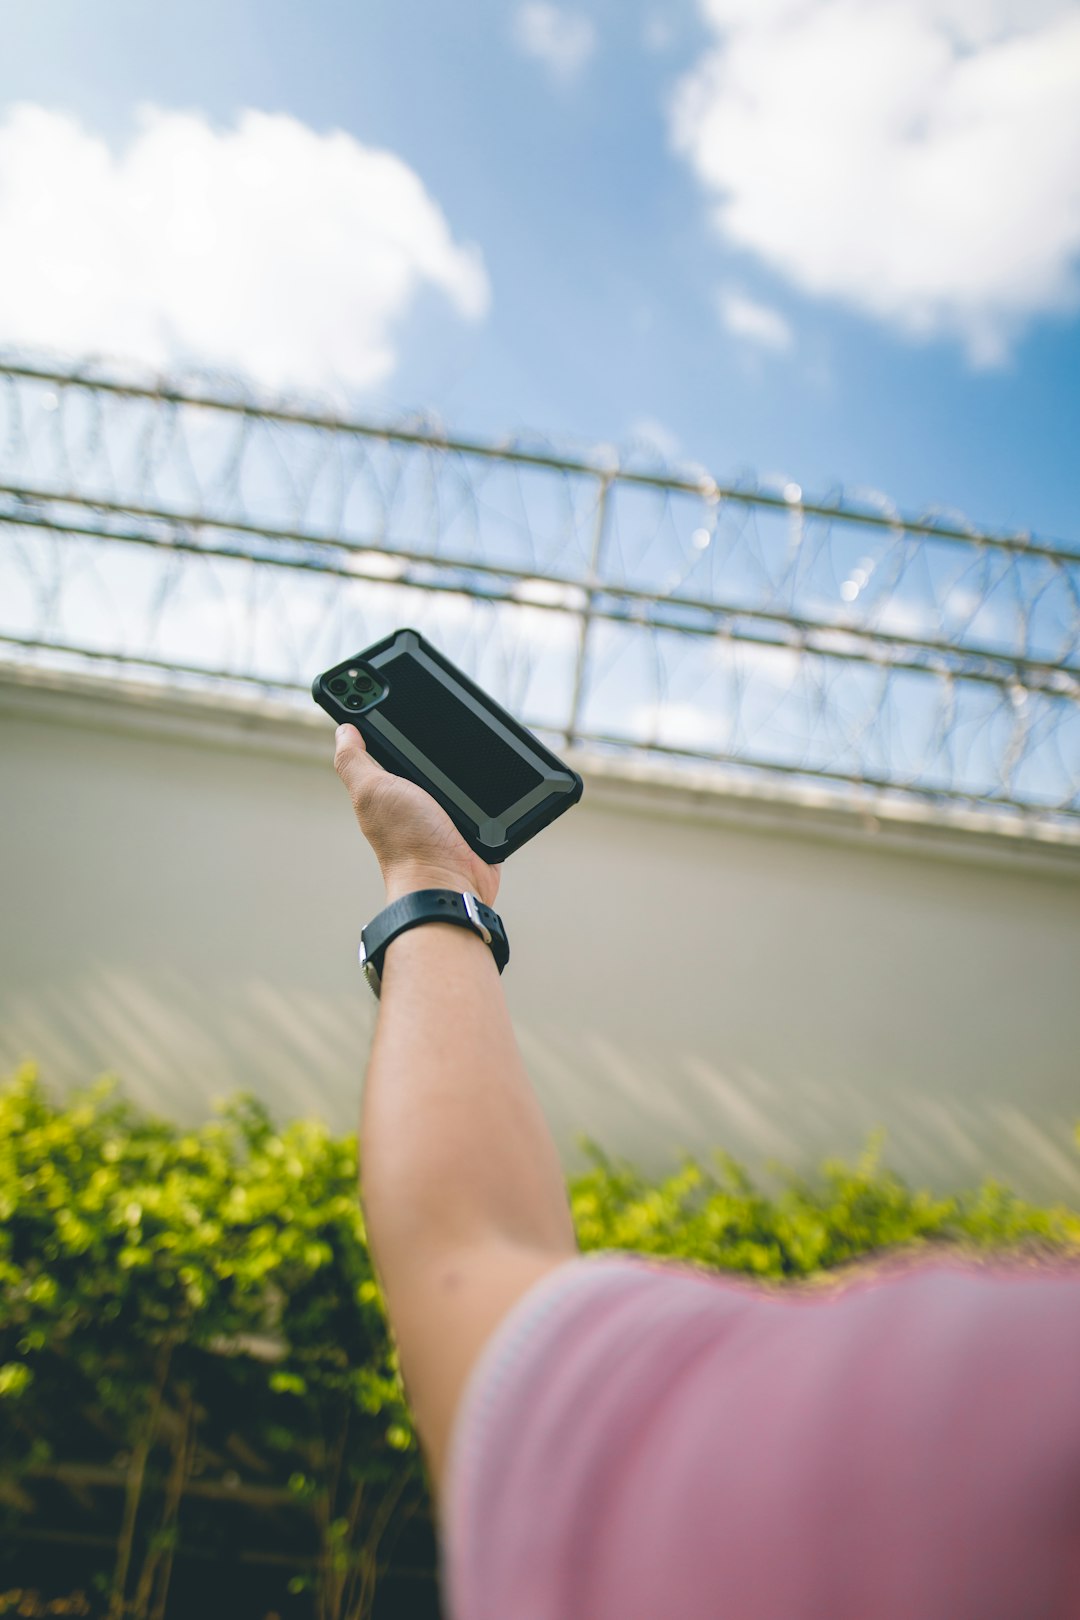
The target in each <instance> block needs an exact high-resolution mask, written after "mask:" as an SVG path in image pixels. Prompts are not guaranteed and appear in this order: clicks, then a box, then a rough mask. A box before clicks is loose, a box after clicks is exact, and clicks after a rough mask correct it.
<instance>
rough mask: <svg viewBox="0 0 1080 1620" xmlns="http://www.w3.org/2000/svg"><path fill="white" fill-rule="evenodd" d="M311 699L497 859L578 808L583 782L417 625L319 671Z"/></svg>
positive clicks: (486, 856)
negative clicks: (354, 731) (353, 729)
mask: <svg viewBox="0 0 1080 1620" xmlns="http://www.w3.org/2000/svg"><path fill="white" fill-rule="evenodd" d="M311 695H312V697H313V698H314V699H315V702H316V703H317V704H318V705H319V707H320V708H322V709H325V710H326V712H327V714H328V715H330V716H331V717H332V718H333V719H334V720H335V721H336V722H337V723H338V724H339V725H340V724H341V722H342V721H345V722H347V723H348V724H349V725H353V726H355V727H356V729H357V731H359V733H360V735H361V736H362V737H363V739H364V742H365V743H366V744H367V748H368V752H369V753H370V754H371V757H372V758H373V759H375V760H378V762H379V764H380V765H382V766H383V767H384V768H385V769H386V770H388V771H393V772H394V774H395V775H396V776H404V777H406V778H407V779H408V780H409V781H410V782H416V783H418V784H419V785H420V787H422V788H423V789H424V790H425V792H427V793H430V794H431V796H432V798H433V799H435V800H436V802H437V803H439V804H441V805H442V807H443V809H444V810H445V811H446V813H447V815H448V816H449V817H450V819H451V821H453V823H454V825H455V826H456V827H457V829H458V831H459V832H460V833H461V835H462V837H463V838H464V840H465V842H466V843H467V844H468V845H469V848H470V849H472V850H475V852H476V854H477V855H479V856H480V858H481V859H482V860H485V861H488V862H490V863H491V864H492V865H494V864H495V863H496V862H497V861H504V860H505V859H506V857H507V856H508V855H512V854H513V853H514V851H515V850H518V849H520V848H521V846H522V844H527V843H528V842H529V839H530V838H535V837H536V834H537V833H538V832H542V831H543V829H544V828H545V827H546V826H548V825H549V824H550V823H551V822H552V821H554V820H555V818H556V816H561V815H562V814H563V813H564V811H566V810H569V808H570V806H571V805H572V804H577V802H578V800H579V799H580V798H581V795H582V792H583V791H584V786H585V784H584V782H583V781H582V779H581V777H580V776H579V775H578V774H577V772H576V771H572V770H571V769H570V767H569V766H568V765H566V764H564V763H563V761H562V760H561V759H559V758H558V757H557V756H556V755H555V754H553V753H552V752H551V750H550V749H549V748H545V747H544V745H543V743H542V742H541V741H540V740H539V738H538V737H534V736H533V734H532V732H531V731H530V730H529V729H528V727H526V726H523V725H522V724H521V722H520V721H518V720H515V719H514V717H513V715H512V714H508V713H507V711H506V710H505V709H504V708H502V707H501V706H500V705H499V704H498V703H496V702H495V699H494V698H493V697H490V696H489V695H488V693H487V692H484V691H482V690H481V688H480V687H479V686H477V685H476V684H475V682H473V681H471V680H470V679H469V677H468V676H467V675H466V674H465V672H464V671H463V670H460V669H458V667H457V665H456V664H453V663H451V661H450V659H449V658H447V657H446V656H445V655H444V654H443V653H441V652H440V651H439V650H438V648H437V647H433V646H432V644H431V642H430V641H428V640H426V639H425V637H423V636H422V635H421V634H420V632H419V630H409V629H406V630H395V631H393V633H392V634H391V635H389V636H386V637H385V639H384V640H382V641H377V642H375V644H374V646H371V647H365V648H364V650H363V652H358V653H355V654H354V655H353V657H351V658H344V659H342V661H341V663H340V664H335V665H334V667H333V669H328V670H326V671H324V673H323V674H321V675H316V677H315V679H314V681H313V682H312V685H311Z"/></svg>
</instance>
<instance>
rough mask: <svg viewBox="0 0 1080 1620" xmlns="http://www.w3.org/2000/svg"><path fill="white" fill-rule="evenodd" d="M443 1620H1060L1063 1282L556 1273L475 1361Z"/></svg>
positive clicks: (459, 1446)
mask: <svg viewBox="0 0 1080 1620" xmlns="http://www.w3.org/2000/svg"><path fill="white" fill-rule="evenodd" d="M440 1561H441V1566H442V1577H443V1592H444V1596H445V1599H446V1602H447V1604H448V1614H449V1620H714V1617H715V1620H803V1617H806V1620H868V1617H869V1616H873V1617H874V1620H1080V1262H1077V1263H1076V1264H1067V1265H1063V1266H1060V1267H1058V1268H1056V1269H1054V1270H1051V1269H1050V1268H1048V1267H1045V1266H1043V1267H1031V1266H1027V1267H1019V1266H1017V1265H1015V1264H1014V1265H1013V1267H1012V1269H1008V1268H1007V1267H1005V1266H1002V1267H1000V1268H995V1269H990V1268H988V1267H986V1266H983V1265H979V1266H967V1265H965V1263H964V1262H963V1261H962V1260H955V1261H942V1260H940V1259H939V1260H937V1261H933V1262H927V1261H922V1262H921V1263H919V1264H917V1265H911V1264H910V1263H908V1264H903V1265H900V1266H896V1267H894V1268H890V1267H889V1266H888V1264H886V1266H885V1267H884V1268H883V1269H882V1270H879V1271H878V1272H875V1273H874V1274H873V1275H872V1276H867V1277H865V1278H863V1279H861V1280H858V1281H855V1282H851V1283H848V1285H847V1286H846V1287H842V1288H838V1289H834V1290H831V1291H820V1290H812V1289H791V1290H787V1291H784V1292H778V1291H775V1290H772V1289H765V1288H758V1287H756V1286H755V1285H754V1284H752V1283H750V1282H746V1281H741V1280H737V1279H733V1278H728V1277H727V1276H718V1275H717V1274H716V1273H714V1272H708V1271H704V1270H699V1269H697V1268H695V1267H692V1266H688V1265H683V1264H674V1263H671V1262H667V1261H656V1260H647V1259H645V1258H644V1257H641V1256H630V1255H623V1254H616V1253H599V1254H595V1253H594V1254H589V1255H583V1256H578V1257H576V1258H574V1259H572V1260H569V1261H567V1262H566V1264H565V1265H563V1266H560V1267H557V1268H556V1269H555V1270H554V1271H553V1272H550V1273H548V1274H547V1275H546V1276H545V1277H544V1278H542V1279H541V1280H540V1282H539V1283H537V1284H536V1285H535V1286H534V1287H533V1288H532V1289H530V1290H529V1292H528V1293H527V1294H526V1295H525V1296H524V1298H523V1299H521V1300H519V1301H518V1303H517V1305H516V1306H515V1307H514V1308H513V1309H512V1310H511V1311H510V1312H509V1313H508V1315H507V1316H506V1317H505V1318H504V1320H503V1321H502V1322H501V1323H500V1325H499V1327H498V1329H497V1330H496V1331H495V1333H494V1334H493V1335H492V1337H491V1339H489V1341H488V1343H487V1344H486V1345H485V1347H484V1350H483V1351H482V1353H481V1355H480V1357H479V1359H478V1361H477V1363H476V1365H475V1367H474V1368H473V1371H472V1374H471V1375H470V1378H469V1381H468V1383H467V1385H466V1388H465V1392H464V1394H463V1397H462V1401H461V1403H460V1406H459V1411H458V1415H457V1419H456V1422H455V1426H454V1432H453V1436H452V1441H451V1450H450V1461H449V1473H448V1489H447V1500H446V1511H445V1521H444V1525H443V1537H442V1541H441V1543H440Z"/></svg>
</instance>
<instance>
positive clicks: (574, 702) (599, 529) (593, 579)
mask: <svg viewBox="0 0 1080 1620" xmlns="http://www.w3.org/2000/svg"><path fill="white" fill-rule="evenodd" d="M614 477H615V474H614V472H605V473H601V474H600V492H599V495H598V496H597V501H596V521H595V523H594V524H593V539H592V554H591V556H590V557H589V571H588V574H587V576H586V577H587V580H588V584H587V585H586V588H585V606H584V607H583V608H582V610H581V620H580V623H579V626H578V649H577V663H576V665H575V668H574V695H573V697H572V698H571V699H570V719H569V720H568V721H567V725H566V746H567V748H572V747H573V744H574V737H575V736H576V734H577V727H578V719H579V717H580V712H581V690H582V686H583V685H584V681H585V652H586V643H587V641H588V636H589V625H590V624H591V622H592V616H593V601H594V598H595V596H596V593H597V590H598V588H599V586H600V583H601V580H600V553H601V551H602V549H603V544H604V529H605V526H606V523H607V504H608V493H609V491H610V489H611V484H612V480H613V479H614Z"/></svg>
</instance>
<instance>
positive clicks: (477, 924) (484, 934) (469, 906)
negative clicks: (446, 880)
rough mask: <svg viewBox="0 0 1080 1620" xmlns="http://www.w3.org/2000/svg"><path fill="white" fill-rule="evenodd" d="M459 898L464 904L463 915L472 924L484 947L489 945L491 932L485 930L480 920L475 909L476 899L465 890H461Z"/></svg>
mask: <svg viewBox="0 0 1080 1620" xmlns="http://www.w3.org/2000/svg"><path fill="white" fill-rule="evenodd" d="M461 898H462V900H463V901H464V902H465V913H466V915H467V917H468V919H469V921H470V922H471V923H472V925H473V927H474V928H475V930H476V932H477V933H478V934H479V935H480V938H481V939H482V940H483V942H484V944H485V945H490V944H491V930H490V929H489V928H485V926H484V924H483V922H482V921H481V919H480V913H479V911H478V910H477V909H476V897H475V895H472V894H469V893H468V892H467V891H466V890H464V889H463V890H462V893H461Z"/></svg>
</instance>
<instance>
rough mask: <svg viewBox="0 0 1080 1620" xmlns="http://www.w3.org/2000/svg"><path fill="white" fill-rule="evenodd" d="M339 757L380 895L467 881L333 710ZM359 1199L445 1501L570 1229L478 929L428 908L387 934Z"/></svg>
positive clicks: (437, 812) (429, 824) (427, 814)
mask: <svg viewBox="0 0 1080 1620" xmlns="http://www.w3.org/2000/svg"><path fill="white" fill-rule="evenodd" d="M334 765H335V769H336V770H337V772H338V775H339V776H340V777H341V779H342V781H343V782H344V784H345V786H346V787H347V788H348V790H349V795H350V798H351V799H352V803H353V808H354V810H355V812H356V816H357V820H358V821H359V823H360V827H361V830H362V831H363V833H364V836H365V837H366V838H367V840H368V842H369V843H370V844H371V846H372V849H373V850H374V852H375V855H376V857H377V858H378V861H379V865H380V868H381V870H382V874H383V879H384V881H385V885H386V903H387V904H389V903H390V902H391V901H392V900H395V899H397V898H398V897H399V896H401V895H403V894H408V893H410V892H411V891H413V890H415V889H434V888H447V889H455V890H458V891H461V890H468V891H470V892H471V893H473V894H476V895H478V896H479V897H480V899H481V900H482V901H483V902H484V904H485V905H487V906H491V907H494V902H495V896H496V894H497V892H498V888H499V878H500V868H499V867H497V866H489V865H487V864H486V863H485V862H483V861H482V860H480V859H479V857H478V856H476V855H475V854H474V853H473V851H472V850H471V849H470V848H469V846H468V845H467V844H466V843H465V841H464V839H463V838H461V836H460V834H459V833H458V831H457V829H456V827H455V826H454V825H453V823H452V822H451V820H450V818H449V816H447V815H446V813H445V812H444V811H443V809H442V808H441V806H439V805H438V804H436V802H435V800H434V799H433V798H432V797H431V796H430V794H428V793H425V792H424V790H423V789H422V788H420V787H417V786H416V785H415V784H414V783H411V782H406V781H405V780H403V779H402V778H401V777H398V776H394V775H392V774H391V773H390V772H388V771H385V770H383V768H382V767H381V766H380V765H379V764H378V763H377V761H375V760H373V759H372V758H371V756H370V755H369V754H368V753H367V751H366V749H365V747H364V743H363V739H362V737H361V736H360V733H359V732H358V731H357V730H356V728H355V727H354V726H340V727H339V728H338V732H337V746H336V752H335V756H334ZM360 1187H361V1199H362V1203H363V1209H364V1217H365V1221H366V1224H367V1232H368V1241H369V1243H370V1246H371V1253H372V1258H373V1261H374V1264H375V1268H376V1271H377V1273H378V1276H379V1279H380V1282H381V1285H382V1288H383V1293H384V1295H385V1298H386V1303H387V1310H388V1313H389V1317H390V1324H391V1328H392V1330H393V1333H394V1338H395V1340H396V1342H397V1346H398V1354H399V1356H400V1360H401V1368H402V1376H403V1378H404V1382H405V1387H406V1391H407V1393H408V1396H409V1401H410V1404H411V1406H412V1409H413V1414H414V1417H415V1420H416V1425H417V1430H418V1432H419V1435H420V1439H421V1443H422V1445H423V1448H424V1452H425V1455H426V1458H427V1461H428V1467H429V1470H430V1473H431V1477H432V1483H433V1486H434V1488H435V1492H436V1499H437V1501H440V1502H441V1499H442V1493H443V1486H444V1479H445V1468H446V1452H447V1445H448V1441H449V1437H450V1431H451V1427H452V1424H453V1419H454V1414H455V1412H456V1409H457V1404H458V1400H459V1398H460V1395H461V1393H462V1389H463V1386H464V1383H465V1380H466V1379H467V1377H468V1374H469V1372H470V1371H471V1369H472V1366H473V1364H474V1362H475V1360H476V1357H477V1355H478V1354H479V1352H480V1350H481V1349H482V1348H483V1345H484V1343H485V1342H486V1340H487V1339H488V1337H489V1336H490V1334H491V1333H492V1332H493V1330H494V1329H495V1328H496V1327H497V1326H498V1324H499V1322H500V1321H501V1320H502V1318H503V1316H504V1315H505V1314H506V1312H507V1311H508V1310H509V1309H510V1307H511V1306H512V1305H513V1304H514V1303H515V1302H516V1301H517V1300H518V1299H519V1298H520V1297H521V1295H522V1294H523V1293H524V1292H525V1291H526V1290H527V1289H528V1288H530V1287H531V1286H532V1284H533V1283H534V1282H536V1281H538V1280H539V1278H540V1277H542V1276H543V1275H544V1274H545V1273H546V1272H548V1271H550V1270H551V1269H552V1268H553V1267H555V1266H557V1265H560V1264H562V1263H563V1262H565V1261H566V1260H568V1259H572V1258H573V1256H574V1255H575V1254H576V1253H577V1241H576V1238H575V1234H574V1228H573V1223H572V1221H571V1217H570V1208H569V1203H568V1201H567V1196H566V1188H565V1183H564V1179H563V1174H562V1169H561V1167H560V1164H559V1159H558V1154H557V1151H556V1148H555V1144H554V1142H553V1141H552V1138H551V1134H550V1132H549V1130H548V1128H547V1123H546V1121H545V1119H544V1116H543V1113H542V1112H541V1110H540V1107H539V1104H538V1103H537V1100H536V1097H535V1095H534V1094H533V1090H532V1086H531V1083H530V1081H529V1077H528V1074H527V1072H526V1070H525V1066H524V1063H523V1062H522V1058H521V1053H520V1052H519V1050H518V1045H517V1041H516V1039H515V1036H514V1030H513V1025H512V1023H511V1021H510V1015H509V1012H508V1010H507V1006H506V1001H505V998H504V995H503V989H502V983H501V980H500V977H499V971H498V967H497V965H496V963H495V959H494V957H493V956H492V954H491V951H490V949H489V948H488V946H487V945H486V944H485V943H484V941H483V940H482V939H481V938H480V937H479V936H478V935H476V934H472V933H470V932H468V931H467V930H466V929H464V928H460V927H455V926H453V925H451V924H447V923H425V924H424V925H423V926H421V927H416V928H412V929H410V930H408V932H406V933H404V934H402V935H400V936H399V937H398V938H397V939H395V940H393V941H392V942H391V944H390V945H389V946H388V948H387V951H386V955H385V959H384V963H383V972H382V991H381V1000H380V1003H379V1014H378V1023H377V1025H376V1030H375V1040H374V1045H373V1048H372V1053H371V1061H370V1063H369V1065H368V1071H367V1077H366V1080H365V1085H364V1096H363V1109H362V1118H361V1181H360Z"/></svg>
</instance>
